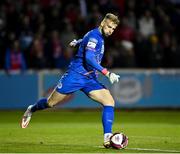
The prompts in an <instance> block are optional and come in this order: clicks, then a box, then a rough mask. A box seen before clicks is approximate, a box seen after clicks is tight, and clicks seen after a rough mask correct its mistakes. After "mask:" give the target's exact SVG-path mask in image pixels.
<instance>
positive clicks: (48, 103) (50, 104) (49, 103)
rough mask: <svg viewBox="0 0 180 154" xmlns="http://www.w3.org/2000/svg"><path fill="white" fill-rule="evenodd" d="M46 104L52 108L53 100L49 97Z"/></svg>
mask: <svg viewBox="0 0 180 154" xmlns="http://www.w3.org/2000/svg"><path fill="white" fill-rule="evenodd" d="M47 105H48V106H49V107H50V108H52V107H54V106H55V103H54V101H52V100H51V99H49V100H48V102H47Z"/></svg>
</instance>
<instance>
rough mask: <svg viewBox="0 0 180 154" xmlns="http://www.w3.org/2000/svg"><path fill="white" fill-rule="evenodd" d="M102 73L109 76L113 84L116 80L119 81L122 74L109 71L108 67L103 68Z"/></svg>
mask: <svg viewBox="0 0 180 154" xmlns="http://www.w3.org/2000/svg"><path fill="white" fill-rule="evenodd" d="M102 73H103V74H104V75H105V76H106V77H108V78H109V81H110V82H111V84H113V83H115V82H119V78H120V76H119V75H118V74H115V73H111V72H109V71H107V69H103V71H102Z"/></svg>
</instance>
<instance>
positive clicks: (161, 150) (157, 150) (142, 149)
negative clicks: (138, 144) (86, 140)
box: [95, 146, 180, 153]
mask: <svg viewBox="0 0 180 154" xmlns="http://www.w3.org/2000/svg"><path fill="white" fill-rule="evenodd" d="M95 147H98V148H104V147H103V146H95ZM125 149H127V150H138V151H140V150H141V151H154V152H169V153H180V151H177V150H171V149H170V150H166V149H145V148H125Z"/></svg>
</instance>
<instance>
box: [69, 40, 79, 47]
mask: <svg viewBox="0 0 180 154" xmlns="http://www.w3.org/2000/svg"><path fill="white" fill-rule="evenodd" d="M77 43H78V41H77V40H76V39H74V40H73V41H71V42H70V43H69V46H71V47H75V46H76V45H77Z"/></svg>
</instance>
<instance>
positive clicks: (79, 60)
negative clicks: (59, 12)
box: [69, 28, 104, 78]
mask: <svg viewBox="0 0 180 154" xmlns="http://www.w3.org/2000/svg"><path fill="white" fill-rule="evenodd" d="M103 55H104V38H103V35H102V34H101V33H100V31H99V29H98V28H96V29H93V30H91V31H89V32H88V33H87V34H85V36H84V37H83V39H82V41H81V42H80V44H79V49H78V52H77V54H76V55H75V57H74V59H73V60H72V62H71V63H70V65H69V69H70V70H72V71H75V72H77V73H80V74H83V75H86V76H88V77H92V78H97V71H99V72H101V71H102V70H103V69H104V68H103V67H102V66H101V65H100V64H101V61H102V57H103Z"/></svg>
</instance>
